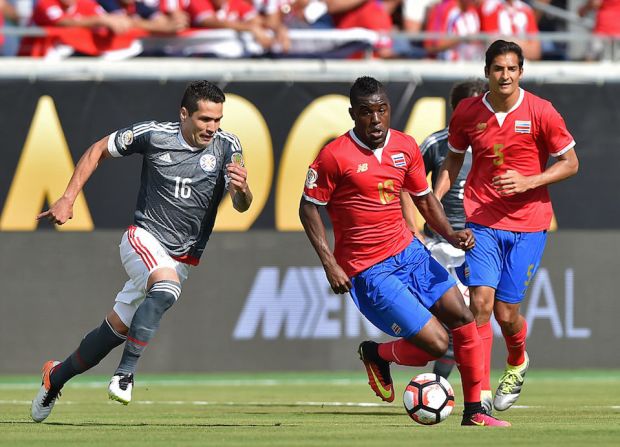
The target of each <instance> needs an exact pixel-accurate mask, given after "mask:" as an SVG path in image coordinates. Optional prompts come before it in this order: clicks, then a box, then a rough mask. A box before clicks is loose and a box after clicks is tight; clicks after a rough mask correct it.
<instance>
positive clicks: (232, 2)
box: [203, 0, 258, 22]
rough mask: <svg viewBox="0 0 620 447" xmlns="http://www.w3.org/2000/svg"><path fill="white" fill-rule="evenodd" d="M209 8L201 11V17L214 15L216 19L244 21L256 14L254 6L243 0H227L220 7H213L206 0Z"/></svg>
mask: <svg viewBox="0 0 620 447" xmlns="http://www.w3.org/2000/svg"><path fill="white" fill-rule="evenodd" d="M207 3H209V9H208V10H206V11H205V12H204V13H203V17H204V18H206V17H212V16H213V15H215V17H216V18H217V19H218V20H228V21H241V22H246V21H248V20H251V19H253V18H254V17H256V16H257V15H258V13H257V12H256V10H255V9H254V6H252V5H251V4H250V3H248V2H246V1H245V0H228V1H227V2H226V3H225V4H224V5H223V6H222V8H221V9H215V6H214V5H213V3H211V2H210V1H209V0H207Z"/></svg>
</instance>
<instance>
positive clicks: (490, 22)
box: [479, 0, 541, 60]
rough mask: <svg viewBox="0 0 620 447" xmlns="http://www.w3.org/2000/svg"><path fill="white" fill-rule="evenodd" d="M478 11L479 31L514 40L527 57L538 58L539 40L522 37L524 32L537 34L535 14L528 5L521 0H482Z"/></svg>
mask: <svg viewBox="0 0 620 447" xmlns="http://www.w3.org/2000/svg"><path fill="white" fill-rule="evenodd" d="M479 11H480V31H482V32H483V33H490V34H498V38H499V37H502V38H507V39H508V40H512V41H514V42H516V43H517V44H518V45H519V46H520V47H521V48H522V49H523V55H524V56H525V57H526V58H527V59H530V60H538V59H540V56H541V46H540V41H539V40H537V39H525V38H523V36H524V35H525V34H538V24H537V23H536V16H535V14H534V10H533V9H532V7H531V6H530V5H528V4H527V3H525V2H522V1H521V0H483V1H482V2H481V4H480V5H479ZM493 40H495V39H493Z"/></svg>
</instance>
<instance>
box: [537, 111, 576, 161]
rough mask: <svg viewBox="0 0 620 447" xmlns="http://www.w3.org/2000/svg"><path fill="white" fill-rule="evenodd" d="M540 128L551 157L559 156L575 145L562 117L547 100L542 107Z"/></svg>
mask: <svg viewBox="0 0 620 447" xmlns="http://www.w3.org/2000/svg"><path fill="white" fill-rule="evenodd" d="M541 129H542V138H543V141H544V143H545V146H546V147H547V150H548V151H549V154H551V156H552V157H559V156H560V155H562V154H564V153H565V152H567V151H569V150H570V149H572V148H573V146H575V140H574V139H573V136H572V135H571V134H570V132H569V131H568V129H567V128H566V123H565V122H564V118H562V116H561V115H560V114H559V113H558V111H557V110H555V108H554V107H553V106H552V105H551V103H549V102H547V103H545V106H544V108H543V114H542V125H541Z"/></svg>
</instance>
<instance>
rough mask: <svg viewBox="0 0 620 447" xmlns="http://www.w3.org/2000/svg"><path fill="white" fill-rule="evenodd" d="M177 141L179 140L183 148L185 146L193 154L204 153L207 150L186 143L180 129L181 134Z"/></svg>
mask: <svg viewBox="0 0 620 447" xmlns="http://www.w3.org/2000/svg"><path fill="white" fill-rule="evenodd" d="M177 139H178V140H179V143H181V146H183V147H184V148H185V149H189V150H190V151H192V152H198V151H202V150H204V149H206V148H204V147H194V146H192V145H190V144H189V143H188V142H187V141H185V138H184V137H183V134H182V133H181V129H179V133H178V134H177ZM207 146H208V145H207Z"/></svg>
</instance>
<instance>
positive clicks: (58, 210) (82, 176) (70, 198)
mask: <svg viewBox="0 0 620 447" xmlns="http://www.w3.org/2000/svg"><path fill="white" fill-rule="evenodd" d="M109 157H111V155H110V153H109V152H108V137H107V136H106V137H104V138H102V139H101V140H99V141H97V142H96V143H95V144H93V145H92V146H91V147H89V148H88V149H87V150H86V152H84V155H82V157H81V158H80V160H79V161H78V164H77V165H76V167H75V170H74V171H73V175H72V176H71V180H69V184H68V185H67V189H66V190H65V192H64V194H63V195H62V197H61V198H60V199H58V200H57V201H56V202H54V203H53V204H52V206H50V208H49V209H48V210H47V211H44V212H42V213H41V214H39V215H38V216H37V220H39V219H43V218H47V219H48V220H49V221H50V222H52V223H55V224H58V225H62V224H64V223H65V222H66V221H67V220H69V219H71V218H73V203H74V202H75V199H76V198H77V196H78V194H79V193H80V191H82V188H84V185H85V184H86V182H87V181H88V179H89V178H90V176H91V175H92V173H93V172H95V169H97V165H98V164H99V162H100V161H102V160H104V159H106V158H109Z"/></svg>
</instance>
